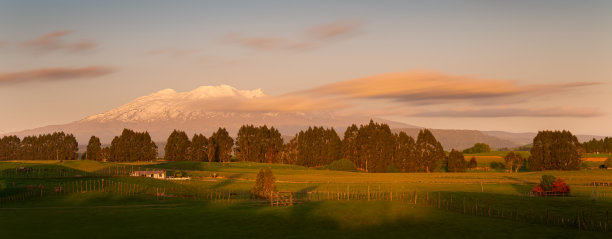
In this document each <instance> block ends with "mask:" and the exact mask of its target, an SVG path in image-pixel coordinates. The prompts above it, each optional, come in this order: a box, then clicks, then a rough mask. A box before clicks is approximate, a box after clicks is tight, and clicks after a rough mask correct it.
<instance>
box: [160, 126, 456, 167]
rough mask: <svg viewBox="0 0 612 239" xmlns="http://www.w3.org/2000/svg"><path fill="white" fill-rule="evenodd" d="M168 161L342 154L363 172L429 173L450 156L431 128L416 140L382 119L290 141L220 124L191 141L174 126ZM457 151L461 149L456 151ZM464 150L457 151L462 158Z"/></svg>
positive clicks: (329, 158) (316, 160) (317, 161)
mask: <svg viewBox="0 0 612 239" xmlns="http://www.w3.org/2000/svg"><path fill="white" fill-rule="evenodd" d="M165 151H166V154H165V157H164V158H165V159H166V160H168V161H205V162H206V161H208V162H229V161H230V159H231V157H232V152H233V155H234V156H235V157H236V160H238V161H249V162H261V163H286V164H296V165H302V166H307V167H322V166H326V165H329V164H330V163H332V162H333V161H336V160H339V159H342V158H345V159H348V160H350V161H351V162H353V163H354V164H355V166H356V168H358V169H360V170H362V171H365V172H388V171H398V172H430V171H440V170H446V169H447V167H448V159H447V157H446V155H445V153H444V150H443V149H442V145H441V144H440V142H438V141H437V140H436V139H435V137H434V136H433V134H431V132H430V131H429V130H422V131H421V132H420V133H419V136H418V138H417V140H416V141H415V140H414V139H413V138H412V137H410V136H408V135H406V134H405V133H403V132H401V133H399V134H393V133H392V132H391V129H390V128H389V126H388V125H386V124H377V123H374V122H373V121H370V123H369V124H367V125H361V126H359V127H357V126H356V125H351V126H350V127H349V128H348V129H347V130H346V132H345V134H344V139H340V137H339V136H338V133H337V132H336V131H335V130H334V129H333V128H324V127H309V128H308V129H307V130H305V131H304V130H302V131H300V132H299V133H297V134H296V135H295V137H294V138H293V139H292V140H291V141H289V142H288V143H286V144H284V143H283V138H282V135H281V133H280V132H279V131H278V130H277V129H275V128H274V127H270V128H268V127H267V126H265V125H264V126H258V127H256V126H253V125H243V126H242V127H240V129H239V131H238V135H237V137H236V141H235V145H234V140H233V139H232V138H231V137H230V136H229V134H228V133H227V131H226V130H225V129H224V128H219V130H217V132H215V133H213V134H212V135H211V136H210V137H209V138H206V137H205V136H203V135H201V134H196V135H194V136H193V137H192V139H191V140H190V139H189V137H188V136H187V134H186V133H185V132H184V131H179V130H174V131H173V132H172V134H170V136H169V137H168V141H167V143H166V147H165ZM459 153H460V152H459ZM462 157H463V154H461V158H462ZM451 165H452V166H451V168H450V169H449V170H451V171H465V168H466V165H467V163H466V162H465V160H463V158H462V160H461V161H459V162H458V163H455V164H451Z"/></svg>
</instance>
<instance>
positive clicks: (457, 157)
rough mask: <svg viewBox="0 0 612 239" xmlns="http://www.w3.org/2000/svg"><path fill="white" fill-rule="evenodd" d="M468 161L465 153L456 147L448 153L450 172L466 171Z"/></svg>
mask: <svg viewBox="0 0 612 239" xmlns="http://www.w3.org/2000/svg"><path fill="white" fill-rule="evenodd" d="M466 168H467V162H466V161H465V157H464V156H463V153H462V152H460V151H457V150H455V149H453V150H451V152H450V154H449V155H448V168H447V169H448V171H449V172H465V169H466Z"/></svg>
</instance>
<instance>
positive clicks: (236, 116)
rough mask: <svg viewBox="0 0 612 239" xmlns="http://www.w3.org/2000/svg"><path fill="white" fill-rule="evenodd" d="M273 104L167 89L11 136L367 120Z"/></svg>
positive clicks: (240, 94)
mask: <svg viewBox="0 0 612 239" xmlns="http://www.w3.org/2000/svg"><path fill="white" fill-rule="evenodd" d="M305 100H307V99H305ZM275 101H278V99H277V98H275V97H272V96H268V95H266V94H265V93H264V92H263V91H262V90H261V89H254V90H239V89H236V88H234V87H231V86H228V85H220V86H201V87H198V88H196V89H194V90H192V91H188V92H177V91H175V90H173V89H165V90H160V91H158V92H155V93H153V94H150V95H147V96H142V97H139V98H137V99H135V100H132V101H131V102H128V103H127V104H125V105H122V106H120V107H118V108H115V109H112V110H109V111H106V112H103V113H100V114H96V115H92V116H89V117H86V118H84V119H82V120H79V121H75V122H72V123H68V124H64V125H50V126H46V127H42V128H37V129H32V130H25V131H21V132H16V133H13V134H17V135H18V136H26V135H36V134H43V133H51V132H54V131H64V132H67V133H72V134H74V135H75V137H76V138H77V140H78V141H79V143H80V144H87V142H88V140H89V137H91V136H92V135H95V136H98V137H100V139H101V141H102V142H103V143H110V141H111V140H112V138H113V137H114V136H116V135H119V134H121V131H122V130H123V128H129V129H133V130H137V131H145V130H146V131H148V132H149V133H150V134H151V137H152V138H153V140H155V141H160V142H163V141H165V140H166V139H167V137H168V135H170V133H171V132H172V130H174V129H180V130H184V131H186V132H187V133H188V134H189V135H193V134H194V133H203V134H205V135H207V136H208V135H210V134H211V133H212V132H213V131H215V130H217V129H218V128H219V127H224V128H226V129H227V130H228V131H229V133H230V134H232V135H236V133H237V132H238V129H239V128H240V126H242V125H245V124H253V125H264V124H265V125H268V126H274V127H275V128H277V129H279V131H281V133H282V134H283V135H288V136H290V135H294V134H295V133H297V132H299V131H300V130H303V129H307V128H308V127H309V126H326V127H334V128H335V129H336V130H337V131H339V133H341V132H343V131H344V130H345V129H346V127H347V126H349V125H350V124H353V123H355V124H366V123H368V121H369V120H370V118H369V117H367V116H358V117H347V116H340V115H338V114H337V113H336V112H333V111H287V110H275V108H274V104H271V102H275ZM262 105H264V106H265V107H262ZM375 120H376V121H378V122H381V123H387V124H389V125H390V126H391V127H392V128H412V127H415V126H412V125H407V124H403V123H397V122H392V121H388V120H382V119H375Z"/></svg>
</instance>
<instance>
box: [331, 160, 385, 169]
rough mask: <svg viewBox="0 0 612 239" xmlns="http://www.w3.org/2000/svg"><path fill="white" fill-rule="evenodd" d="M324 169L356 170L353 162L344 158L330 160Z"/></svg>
mask: <svg viewBox="0 0 612 239" xmlns="http://www.w3.org/2000/svg"><path fill="white" fill-rule="evenodd" d="M325 169H328V170H335V171H348V172H355V171H357V168H355V164H354V163H353V162H352V161H351V160H348V159H344V158H343V159H338V160H335V161H333V162H331V163H330V164H329V165H327V166H326V167H325ZM387 172H388V171H387Z"/></svg>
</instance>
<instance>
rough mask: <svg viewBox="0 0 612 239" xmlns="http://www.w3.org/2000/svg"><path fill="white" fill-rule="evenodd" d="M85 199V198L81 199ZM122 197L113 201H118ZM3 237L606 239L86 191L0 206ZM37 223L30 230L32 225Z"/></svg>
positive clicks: (326, 208)
mask: <svg viewBox="0 0 612 239" xmlns="http://www.w3.org/2000/svg"><path fill="white" fill-rule="evenodd" d="M84 198H85V199H84ZM122 201H124V202H126V203H125V205H118V203H117V202H122ZM0 211H1V212H2V213H0V225H2V227H3V230H2V235H3V237H6V238H43V237H46V238H59V237H61V238H134V237H141V238H398V237H399V238H403V237H410V238H432V237H435V238H464V237H466V236H468V235H469V237H472V238H491V237H495V238H519V237H526V238H542V237H547V238H553V237H561V238H607V236H609V235H606V234H602V233H589V232H578V231H576V230H573V229H563V228H559V227H547V226H543V225H533V224H524V223H515V222H513V221H510V220H501V219H494V218H486V217H478V216H469V215H462V214H458V213H453V212H445V211H439V210H436V209H431V208H423V207H416V208H415V207H413V206H412V205H409V204H406V203H399V202H317V203H306V204H299V205H296V206H293V207H266V206H261V205H254V204H252V203H251V204H231V205H226V204H220V203H202V202H185V201H166V202H161V203H160V202H158V201H146V200H142V199H138V198H110V197H109V196H105V195H97V194H93V193H92V194H87V195H80V197H68V198H62V199H59V198H58V199H55V200H54V201H49V200H46V201H40V202H36V201H34V202H29V203H27V204H25V203H24V204H22V205H20V204H16V205H14V207H13V209H7V208H4V209H0ZM33 228H35V230H32V229H33Z"/></svg>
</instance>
